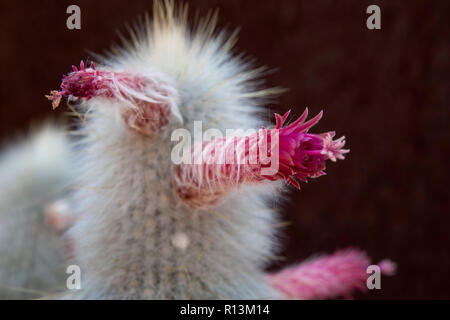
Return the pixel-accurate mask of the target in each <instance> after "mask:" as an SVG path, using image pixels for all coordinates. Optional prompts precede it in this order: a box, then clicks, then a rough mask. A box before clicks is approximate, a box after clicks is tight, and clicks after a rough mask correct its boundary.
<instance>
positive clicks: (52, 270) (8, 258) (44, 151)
mask: <svg viewBox="0 0 450 320" xmlns="http://www.w3.org/2000/svg"><path fill="white" fill-rule="evenodd" d="M70 172H71V170H70V150H69V144H68V141H67V139H66V136H65V133H64V130H62V129H61V128H56V127H53V126H49V125H47V126H44V127H43V128H42V129H40V130H39V131H38V132H36V133H34V134H33V135H32V138H31V139H29V140H26V141H25V142H20V143H18V144H16V145H14V146H12V147H10V148H9V149H7V150H6V151H4V152H3V153H2V154H1V155H0V177H1V179H0V189H1V190H2V196H1V198H0V298H1V299H19V298H36V297H41V296H44V295H48V294H49V293H52V292H56V291H61V290H62V289H64V287H65V277H64V273H65V266H64V260H63V253H62V246H61V240H60V239H59V237H58V236H57V234H56V233H54V232H52V231H51V230H50V228H49V227H48V226H47V225H46V223H45V219H44V207H45V205H47V204H48V203H49V202H51V201H53V200H55V199H58V198H60V197H62V196H63V192H64V190H65V187H66V186H67V185H66V184H67V183H69V181H70Z"/></svg>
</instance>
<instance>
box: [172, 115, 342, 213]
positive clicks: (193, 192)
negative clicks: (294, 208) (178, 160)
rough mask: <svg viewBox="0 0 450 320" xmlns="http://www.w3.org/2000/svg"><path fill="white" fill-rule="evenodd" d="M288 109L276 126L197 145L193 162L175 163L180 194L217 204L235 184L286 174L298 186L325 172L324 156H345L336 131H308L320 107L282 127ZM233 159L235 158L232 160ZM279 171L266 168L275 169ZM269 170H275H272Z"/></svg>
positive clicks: (195, 201) (189, 199)
mask: <svg viewBox="0 0 450 320" xmlns="http://www.w3.org/2000/svg"><path fill="white" fill-rule="evenodd" d="M289 113H290V112H289V111H288V112H287V113H286V114H285V115H284V116H280V115H278V114H276V115H275V118H276V126H275V128H273V129H270V130H269V129H265V128H262V129H261V130H260V131H259V132H257V133H254V134H251V135H247V136H238V137H233V138H226V139H215V140H213V141H208V142H205V143H203V144H202V145H201V146H194V148H193V151H192V153H191V154H192V156H191V159H190V161H189V162H187V163H182V164H180V165H178V166H177V167H176V168H175V176H174V185H175V190H176V192H177V194H178V195H179V196H180V197H181V198H182V199H184V200H186V202H189V203H190V204H191V205H194V206H202V205H208V204H212V203H215V202H216V201H217V200H218V199H219V198H220V196H221V195H223V194H224V192H225V191H227V190H228V189H230V187H232V186H237V185H241V184H244V183H256V182H261V181H264V180H272V181H273V180H279V179H284V180H285V181H286V183H287V184H292V185H294V186H295V187H296V188H300V184H299V182H298V180H297V179H299V180H301V181H306V180H307V179H308V178H316V177H319V176H321V175H323V174H324V169H325V167H326V160H332V161H336V159H344V154H345V153H347V152H349V150H346V149H343V147H344V145H345V138H344V137H341V138H339V139H337V140H333V139H332V138H333V137H334V135H335V134H334V132H327V133H322V134H313V133H308V130H309V129H310V128H311V127H313V126H314V125H315V124H316V123H317V122H318V121H319V120H320V119H321V117H322V112H320V113H319V114H318V115H317V116H315V117H314V118H313V119H311V120H309V121H306V122H305V120H306V118H307V116H308V109H306V110H305V111H304V113H303V114H302V115H301V116H300V117H299V118H298V119H297V120H296V121H294V122H293V123H291V124H290V125H288V126H285V127H283V125H284V123H285V121H286V118H287V117H288V115H289ZM230 160H231V161H230ZM274 163H276V166H274V167H275V168H276V169H275V171H268V170H266V171H264V169H269V168H272V167H273V165H274ZM268 172H271V173H268Z"/></svg>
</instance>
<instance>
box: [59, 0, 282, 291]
mask: <svg viewBox="0 0 450 320" xmlns="http://www.w3.org/2000/svg"><path fill="white" fill-rule="evenodd" d="M216 19H217V16H216V14H212V15H209V16H208V17H207V18H206V19H204V20H201V21H200V23H199V25H198V26H197V27H196V28H194V31H192V29H190V28H189V27H188V25H187V9H186V7H183V6H182V7H179V8H178V9H177V8H176V7H175V6H174V5H173V3H172V2H166V5H165V6H164V5H162V4H161V3H159V2H155V5H154V17H153V21H152V22H151V21H150V19H149V18H148V17H146V19H145V20H146V21H145V23H144V24H143V27H138V28H137V31H133V30H131V39H132V41H131V42H128V41H126V40H125V45H124V47H123V48H116V49H114V50H113V53H112V54H110V55H108V56H106V57H103V59H102V60H101V62H102V64H103V66H104V67H106V68H108V69H111V70H115V71H123V70H126V71H127V72H136V73H139V74H143V75H146V74H148V75H149V77H150V76H151V75H150V74H153V73H155V72H156V73H158V74H161V75H162V76H163V77H164V78H165V80H166V81H167V82H168V83H170V84H172V85H173V87H174V88H175V89H176V91H177V93H178V94H177V97H176V107H177V110H178V111H179V115H180V116H181V120H182V121H175V120H174V121H171V122H170V123H169V125H167V126H165V127H164V128H163V129H162V130H161V132H160V134H159V135H153V136H147V135H140V134H138V133H136V132H135V131H133V130H130V128H129V127H127V126H126V124H125V123H124V122H123V121H118V119H119V113H118V112H117V110H119V109H120V108H123V107H124V106H123V102H121V101H120V100H116V101H112V100H111V99H110V100H108V99H105V98H94V99H91V100H90V101H89V102H87V103H83V104H82V105H81V107H80V110H81V111H82V112H85V114H83V115H81V113H78V111H75V112H76V113H77V114H78V115H79V116H80V118H81V119H82V120H83V124H84V126H83V128H82V129H81V131H80V132H81V134H83V135H84V138H83V143H82V145H81V148H82V152H80V157H79V158H78V159H77V160H78V162H77V164H76V166H75V168H76V169H77V174H76V175H77V177H78V179H77V183H76V184H77V185H78V186H81V187H80V188H79V190H77V191H76V192H75V193H74V194H73V196H72V197H71V203H73V211H74V214H76V215H77V216H78V221H77V222H76V224H75V225H74V226H73V227H72V228H71V229H70V230H69V231H68V233H67V237H68V238H69V239H71V241H73V243H74V246H75V256H76V261H77V263H78V264H79V265H80V267H81V272H82V283H81V286H82V289H81V290H78V291H73V292H68V293H67V295H65V298H79V299H86V298H88V299H97V298H105V299H116V298H117V299H189V298H191V299H206V298H212V299H217V298H228V299H256V298H274V297H278V293H277V292H276V291H275V290H274V289H273V288H272V287H271V286H270V285H268V283H267V282H266V280H265V276H264V270H263V269H264V267H265V266H266V264H267V262H268V261H269V260H270V258H271V257H272V256H273V252H274V249H275V241H274V231H275V227H274V224H276V223H277V218H276V216H277V215H276V213H275V212H274V210H273V209H272V207H273V203H271V202H272V201H274V200H275V198H276V195H277V194H278V191H279V184H277V183H275V184H263V185H260V186H251V187H247V186H244V187H241V188H240V189H239V190H237V191H236V192H234V193H232V194H230V195H229V196H228V197H227V198H226V199H225V200H224V201H223V202H221V203H220V204H219V205H217V206H215V207H210V208H208V209H194V208H191V207H189V206H187V205H186V204H184V203H183V202H182V201H181V200H180V199H178V198H177V197H176V196H175V194H174V192H173V187H172V180H171V176H172V171H173V166H174V164H173V163H172V162H171V160H170V156H171V150H172V147H173V143H172V142H171V141H170V135H169V133H170V132H171V131H172V130H173V129H175V128H180V127H183V128H186V129H188V130H190V131H191V132H192V131H193V122H194V121H195V120H202V121H203V124H204V127H205V128H208V127H212V128H217V129H220V130H225V129H232V128H242V129H247V128H255V129H256V128H258V127H260V126H261V125H263V124H265V123H263V122H262V121H261V120H260V119H259V118H258V112H259V111H260V109H259V108H260V106H261V105H262V103H263V100H262V99H263V98H264V97H266V96H268V95H270V94H273V93H275V92H277V91H278V90H277V89H258V88H257V85H258V81H257V80H256V79H257V78H258V77H259V76H260V75H261V73H262V72H263V71H264V68H256V69H251V63H250V62H249V61H248V60H245V59H243V58H242V57H238V56H235V55H234V54H233V53H232V48H233V45H234V43H235V40H236V35H235V34H232V35H230V36H228V35H227V34H226V32H220V33H218V34H217V33H215V23H216ZM178 120H180V119H178Z"/></svg>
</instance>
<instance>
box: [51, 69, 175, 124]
mask: <svg viewBox="0 0 450 320" xmlns="http://www.w3.org/2000/svg"><path fill="white" fill-rule="evenodd" d="M72 69H73V72H71V73H69V74H68V75H63V79H62V82H61V90H60V91H57V90H52V91H51V92H50V95H46V98H47V99H48V100H51V101H52V106H53V109H56V108H57V107H58V106H59V104H60V102H61V99H62V98H63V97H64V96H66V97H74V98H78V99H86V100H90V99H92V98H106V99H110V100H116V101H119V102H123V103H124V105H125V106H126V107H127V108H125V109H124V110H122V113H123V116H124V119H125V120H126V122H127V123H128V124H129V125H130V126H131V127H133V128H134V129H138V130H139V129H140V130H146V131H148V132H153V131H156V130H158V129H159V128H160V127H162V126H164V125H166V124H167V123H168V119H169V115H170V114H171V111H172V109H173V107H174V104H175V102H174V100H175V95H176V93H175V90H174V89H173V88H172V87H171V86H170V85H168V84H167V83H165V82H164V81H162V80H161V79H158V78H157V77H151V78H150V77H146V76H142V75H137V74H133V73H129V72H117V71H110V70H97V69H96V68H95V66H94V63H91V67H90V68H86V67H85V65H84V62H83V61H81V63H80V69H78V68H77V67H76V66H72Z"/></svg>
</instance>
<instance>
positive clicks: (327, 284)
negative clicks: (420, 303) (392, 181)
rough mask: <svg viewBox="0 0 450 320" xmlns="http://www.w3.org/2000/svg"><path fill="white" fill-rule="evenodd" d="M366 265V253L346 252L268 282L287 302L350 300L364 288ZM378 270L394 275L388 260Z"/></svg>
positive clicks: (316, 260)
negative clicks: (352, 295) (295, 300)
mask: <svg viewBox="0 0 450 320" xmlns="http://www.w3.org/2000/svg"><path fill="white" fill-rule="evenodd" d="M369 265H370V258H369V257H368V256H367V255H366V253H365V252H362V251H359V250H355V249H347V250H340V251H336V252H335V253H334V254H332V255H329V256H324V257H320V258H317V259H314V260H310V261H307V262H304V263H302V264H300V265H298V266H293V267H289V268H287V269H285V270H282V271H280V272H278V273H275V274H269V275H268V276H267V279H268V281H269V283H270V284H271V285H272V286H274V287H275V288H276V289H278V290H279V291H280V292H282V293H283V294H284V295H285V297H286V298H288V299H302V300H304V299H306V300H311V299H332V298H338V297H344V298H351V294H352V292H353V291H355V290H359V291H365V290H366V289H367V286H366V281H367V278H368V277H369V276H370V274H368V273H367V267H368V266H369ZM379 267H380V269H381V272H382V274H385V275H393V274H394V273H395V267H396V266H395V264H394V263H393V262H391V261H390V260H383V261H382V262H380V263H379Z"/></svg>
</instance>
